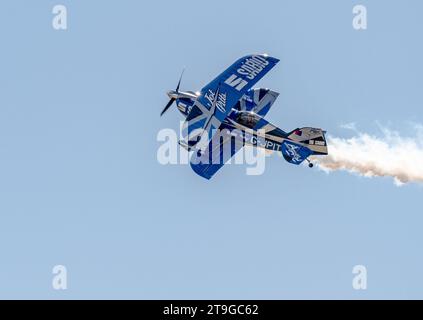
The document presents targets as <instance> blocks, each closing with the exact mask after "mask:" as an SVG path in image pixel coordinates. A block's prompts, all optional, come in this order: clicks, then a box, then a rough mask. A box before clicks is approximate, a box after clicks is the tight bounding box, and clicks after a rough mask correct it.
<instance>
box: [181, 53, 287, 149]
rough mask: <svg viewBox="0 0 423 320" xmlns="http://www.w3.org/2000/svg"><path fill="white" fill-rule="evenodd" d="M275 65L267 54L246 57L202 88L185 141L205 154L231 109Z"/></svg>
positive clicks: (189, 117)
mask: <svg viewBox="0 0 423 320" xmlns="http://www.w3.org/2000/svg"><path fill="white" fill-rule="evenodd" d="M278 62H279V60H278V59H276V58H273V57H270V56H268V55H266V54H257V55H248V56H245V57H243V58H241V59H239V60H237V61H236V62H235V63H234V64H232V65H231V66H230V67H229V68H228V69H226V70H225V71H223V72H222V73H221V74H220V75H219V76H217V77H216V78H215V79H214V80H213V81H212V82H210V83H209V84H207V85H206V86H205V87H204V88H203V89H201V95H200V96H199V97H198V99H197V101H196V102H195V104H194V106H193V107H192V109H191V111H190V113H189V114H188V117H187V119H186V121H185V123H184V125H183V127H182V135H183V139H184V140H185V142H186V143H187V144H188V145H189V146H191V147H192V146H194V145H196V149H197V150H199V151H200V152H204V150H205V149H206V148H207V146H208V142H209V141H210V139H211V138H212V137H213V135H214V131H215V130H216V129H218V128H219V126H220V124H221V123H222V122H223V120H225V118H226V117H227V115H228V114H229V113H230V112H231V110H232V107H233V106H235V104H236V103H237V102H238V101H239V99H241V97H242V96H243V95H244V94H245V93H246V92H247V91H248V90H249V89H251V88H252V87H253V86H254V85H255V84H256V83H257V82H258V81H259V80H260V79H261V78H263V77H264V76H265V75H266V74H267V73H268V72H269V71H270V70H271V69H272V68H273V67H274V66H275V65H276V63H278Z"/></svg>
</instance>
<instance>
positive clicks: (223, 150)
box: [161, 54, 328, 179]
mask: <svg viewBox="0 0 423 320" xmlns="http://www.w3.org/2000/svg"><path fill="white" fill-rule="evenodd" d="M278 62H279V60H278V59H276V58H273V57H271V56H269V55H267V54H254V55H248V56H245V57H243V58H241V59H238V60H237V61H235V62H234V63H233V64H232V65H231V66H230V67H229V68H227V69H226V70H225V71H223V72H222V73H221V74H220V75H219V76H217V77H216V78H215V79H214V80H213V81H211V82H210V83H209V84H207V85H206V86H205V87H204V88H202V89H201V91H200V92H194V91H180V90H179V89H180V85H181V79H182V75H183V72H182V74H181V77H180V78H179V82H178V84H177V86H176V89H175V90H171V91H169V92H168V93H167V95H168V96H169V98H170V100H169V102H168V103H167V105H166V106H165V107H164V109H163V111H162V112H161V116H162V115H163V114H164V113H165V112H166V111H167V110H168V109H169V107H170V106H171V105H172V104H173V103H174V102H176V106H177V108H178V110H179V111H180V112H181V113H182V114H183V115H184V116H185V122H184V124H183V126H182V136H181V137H180V141H179V144H180V145H181V146H183V147H184V148H185V149H187V150H188V151H192V154H191V158H190V164H191V167H192V169H193V170H194V171H195V172H196V173H197V174H198V175H200V176H202V177H204V178H206V179H210V178H212V177H213V176H214V174H215V173H216V172H217V171H218V170H219V169H221V168H222V167H223V166H224V165H225V163H227V162H228V161H229V160H230V158H231V157H233V156H234V155H235V154H236V153H237V152H238V151H239V150H241V148H242V147H244V146H246V145H249V146H254V147H258V148H263V149H266V150H270V151H278V152H281V153H282V155H283V157H284V158H285V160H286V161H288V162H289V163H292V164H295V165H299V164H301V163H302V162H304V161H307V162H308V165H309V167H313V163H312V162H311V161H310V160H309V157H310V156H312V155H327V154H328V150H327V144H326V139H325V133H326V132H325V131H323V130H322V129H319V128H311V127H304V128H296V129H294V130H292V131H290V132H285V131H283V130H282V129H280V128H278V127H276V126H275V125H273V124H271V123H270V122H268V121H267V120H265V119H264V117H265V116H266V114H267V113H268V112H269V110H270V108H271V107H272V105H273V103H274V102H275V100H276V98H277V97H278V96H279V93H277V92H275V91H272V90H269V89H265V88H253V86H254V85H256V83H257V82H258V81H259V80H260V79H262V78H263V77H264V76H265V75H266V74H267V73H268V72H269V71H270V70H271V69H272V68H273V67H274V66H275V65H276V64H277V63H278Z"/></svg>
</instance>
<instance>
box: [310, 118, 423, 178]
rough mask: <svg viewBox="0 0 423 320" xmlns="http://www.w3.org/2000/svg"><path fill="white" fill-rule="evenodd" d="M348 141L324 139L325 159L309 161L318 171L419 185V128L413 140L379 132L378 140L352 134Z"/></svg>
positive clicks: (422, 149) (422, 153)
mask: <svg viewBox="0 0 423 320" xmlns="http://www.w3.org/2000/svg"><path fill="white" fill-rule="evenodd" d="M344 128H349V129H352V130H354V131H355V132H356V136H354V137H352V138H348V139H345V138H337V137H332V136H328V139H327V140H328V149H329V155H328V156H325V157H319V158H317V157H316V159H313V160H314V161H315V162H316V163H317V165H318V166H319V168H320V169H322V170H324V171H326V172H331V171H334V170H345V171H348V172H352V173H356V174H359V175H362V176H365V177H377V176H378V177H384V176H388V177H392V178H393V179H394V182H395V184H396V185H398V186H400V185H403V184H405V183H408V182H419V183H423V126H421V125H417V126H415V129H416V130H415V131H416V134H415V136H414V137H402V136H401V135H400V134H399V133H398V132H396V131H391V130H388V129H383V128H382V137H377V136H373V135H369V134H366V133H362V132H359V131H356V129H355V127H354V126H350V125H348V126H344Z"/></svg>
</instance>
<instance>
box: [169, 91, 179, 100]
mask: <svg viewBox="0 0 423 320" xmlns="http://www.w3.org/2000/svg"><path fill="white" fill-rule="evenodd" d="M167 96H168V97H169V98H170V99H177V98H178V93H177V92H176V91H175V90H170V91H168V92H167Z"/></svg>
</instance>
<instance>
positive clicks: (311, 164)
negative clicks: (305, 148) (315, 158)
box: [306, 159, 314, 168]
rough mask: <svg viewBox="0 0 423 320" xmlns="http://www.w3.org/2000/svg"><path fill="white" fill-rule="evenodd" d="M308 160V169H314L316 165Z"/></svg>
mask: <svg viewBox="0 0 423 320" xmlns="http://www.w3.org/2000/svg"><path fill="white" fill-rule="evenodd" d="M306 160H307V162H308V167H309V168H313V167H314V164H313V163H312V162H311V161H310V160H308V159H306Z"/></svg>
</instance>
